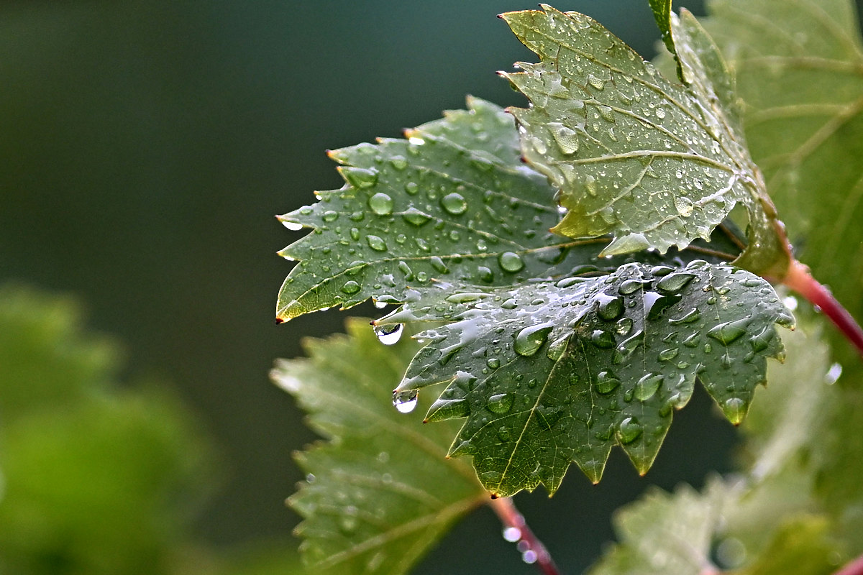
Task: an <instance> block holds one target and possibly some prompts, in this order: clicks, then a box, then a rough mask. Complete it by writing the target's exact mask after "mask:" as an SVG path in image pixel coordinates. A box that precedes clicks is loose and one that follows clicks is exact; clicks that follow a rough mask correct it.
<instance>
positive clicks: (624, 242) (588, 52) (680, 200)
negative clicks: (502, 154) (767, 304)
mask: <svg viewBox="0 0 863 575" xmlns="http://www.w3.org/2000/svg"><path fill="white" fill-rule="evenodd" d="M503 18H504V19H505V20H506V22H507V23H508V24H509V26H510V27H511V28H512V30H513V32H514V33H515V34H516V36H518V38H519V39H520V40H521V41H522V42H523V43H524V44H525V45H526V46H527V47H528V48H530V49H531V50H532V51H534V52H535V53H537V54H538V55H539V56H540V60H541V61H540V62H539V63H538V64H526V63H521V64H519V65H518V66H519V67H520V68H522V70H523V72H519V73H514V74H505V77H507V78H508V79H509V80H510V82H512V84H513V85H514V86H515V87H516V88H517V89H519V90H520V91H521V92H522V93H524V94H525V96H527V97H528V99H529V100H530V102H531V107H530V108H528V109H513V110H511V111H512V113H513V115H514V116H515V117H516V119H517V121H518V123H519V125H520V128H521V130H522V135H523V138H522V144H523V145H522V147H523V152H524V155H525V157H526V159H527V160H528V162H529V163H530V164H531V166H533V167H535V168H536V169H537V170H539V171H541V172H542V173H544V174H546V175H547V176H548V177H549V179H550V181H551V182H552V184H553V185H554V186H555V187H557V188H559V189H560V190H561V196H560V202H561V205H563V206H564V207H566V208H567V209H568V212H567V214H566V216H565V217H564V219H563V220H562V221H561V222H560V224H559V225H558V226H556V227H555V231H557V232H559V233H562V234H565V235H567V236H570V237H574V238H583V237H595V236H598V235H602V234H608V233H612V234H614V241H613V242H612V243H611V244H610V245H609V246H608V247H607V248H606V249H605V253H606V254H616V253H626V252H632V251H638V250H643V249H645V248H650V247H652V248H655V249H658V250H659V251H660V252H664V251H665V250H667V249H668V248H669V247H671V246H677V247H678V248H681V249H682V248H684V247H686V246H687V245H689V243H691V242H692V241H693V240H694V239H695V238H698V237H701V238H705V239H706V238H708V237H709V235H710V232H711V231H712V230H713V228H714V227H715V226H716V225H718V224H719V223H720V222H721V221H722V220H723V219H725V218H726V217H727V216H728V214H729V213H730V212H731V210H732V208H733V207H734V206H735V205H736V204H741V205H743V206H744V207H745V208H746V210H747V212H748V214H749V219H750V225H749V240H750V241H749V244H750V248H749V249H747V251H746V252H744V254H743V256H742V257H741V259H740V260H739V264H740V265H742V266H744V267H747V268H748V269H750V270H752V271H754V272H756V273H761V274H763V273H771V274H773V275H776V276H778V277H781V276H782V275H784V271H785V269H786V267H787V265H788V261H789V255H788V253H787V246H786V242H785V240H784V236H783V235H782V230H781V224H780V223H779V222H778V221H777V220H776V214H775V211H773V209H772V205H771V204H770V201H769V199H768V198H767V196H766V193H765V192H764V189H763V182H762V179H761V176H760V173H759V172H758V168H757V167H756V166H755V164H754V163H753V162H752V160H751V158H750V157H749V154H748V152H747V149H746V146H745V142H744V139H743V135H742V132H741V130H740V129H739V127H738V126H739V120H738V117H737V114H738V111H737V109H736V106H735V105H734V102H733V101H730V100H729V98H728V94H729V93H730V90H731V89H732V88H733V82H732V80H731V79H730V78H729V76H728V74H727V71H726V70H725V68H724V64H723V61H722V58H721V56H720V55H719V53H718V51H717V50H716V49H715V47H714V46H713V44H712V42H711V40H710V39H709V38H708V37H707V36H706V35H705V33H704V32H703V30H702V29H701V28H700V26H699V25H698V23H697V22H696V21H695V19H694V18H693V17H692V16H691V15H690V14H688V13H684V15H683V18H682V21H681V22H678V20H677V18H676V17H673V16H672V18H671V24H672V27H673V33H672V35H673V39H674V45H675V49H676V53H677V56H678V58H679V61H680V65H681V71H682V75H683V77H684V78H685V79H686V81H687V85H686V86H685V87H684V86H680V85H677V84H674V83H672V82H670V81H668V80H666V79H665V78H663V77H662V76H661V74H659V73H658V72H657V71H656V69H655V68H654V67H653V66H652V65H651V64H650V63H649V62H645V61H643V60H642V59H641V57H639V56H638V55H637V54H636V53H635V52H634V51H633V50H632V49H631V48H629V47H628V46H627V45H626V44H624V43H623V42H622V41H620V40H619V39H618V38H616V37H615V36H613V35H612V34H611V33H610V32H608V31H607V30H606V29H605V28H604V27H602V26H601V25H600V24H598V23H597V22H595V21H594V20H592V19H591V18H589V17H587V16H584V15H582V14H578V13H575V12H568V13H563V12H559V11H557V10H555V9H554V8H551V7H550V6H545V5H543V10H542V11H523V12H511V13H507V14H504V15H503Z"/></svg>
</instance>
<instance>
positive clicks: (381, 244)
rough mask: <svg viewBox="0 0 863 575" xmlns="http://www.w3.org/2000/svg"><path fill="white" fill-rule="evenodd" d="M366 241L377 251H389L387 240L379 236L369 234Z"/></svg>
mask: <svg viewBox="0 0 863 575" xmlns="http://www.w3.org/2000/svg"><path fill="white" fill-rule="evenodd" d="M366 242H368V244H369V247H370V248H372V249H373V250H375V251H376V252H385V251H387V244H386V242H385V241H384V240H383V239H381V238H380V237H378V236H372V235H368V236H366Z"/></svg>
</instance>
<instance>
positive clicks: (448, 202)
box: [440, 192, 467, 216]
mask: <svg viewBox="0 0 863 575" xmlns="http://www.w3.org/2000/svg"><path fill="white" fill-rule="evenodd" d="M440 203H441V205H442V206H443V209H445V210H446V211H447V212H449V213H450V214H452V215H454V216H458V215H461V214H463V213H465V212H466V211H467V201H466V200H465V199H464V197H463V196H462V195H461V194H458V193H455V192H453V193H451V194H447V195H445V196H444V197H443V198H441V201H440Z"/></svg>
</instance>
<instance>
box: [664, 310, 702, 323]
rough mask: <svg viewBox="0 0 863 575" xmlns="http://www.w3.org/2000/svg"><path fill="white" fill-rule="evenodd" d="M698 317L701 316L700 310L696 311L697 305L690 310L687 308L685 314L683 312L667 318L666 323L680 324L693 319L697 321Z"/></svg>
mask: <svg viewBox="0 0 863 575" xmlns="http://www.w3.org/2000/svg"><path fill="white" fill-rule="evenodd" d="M700 317H701V312H700V311H698V308H697V307H694V308H692V309H691V310H689V311H688V312H686V313H685V314H683V315H682V316H681V317H678V318H675V319H670V320H668V323H670V324H671V325H680V324H685V323H692V322H694V321H698V319H699V318H700Z"/></svg>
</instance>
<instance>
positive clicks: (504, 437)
mask: <svg viewBox="0 0 863 575" xmlns="http://www.w3.org/2000/svg"><path fill="white" fill-rule="evenodd" d="M497 438H498V439H500V440H501V441H509V428H508V427H506V426H505V425H502V426H500V428H499V429H498V430H497Z"/></svg>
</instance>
